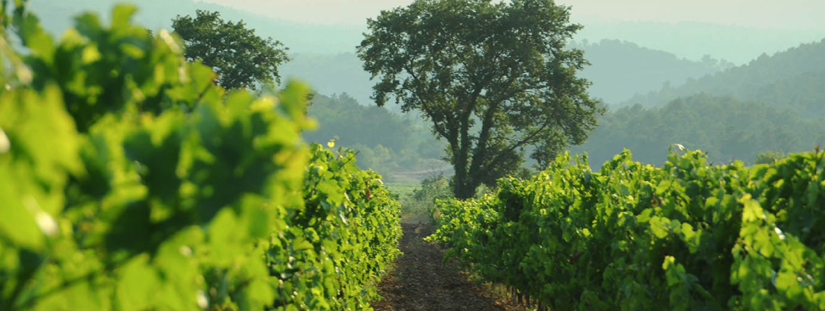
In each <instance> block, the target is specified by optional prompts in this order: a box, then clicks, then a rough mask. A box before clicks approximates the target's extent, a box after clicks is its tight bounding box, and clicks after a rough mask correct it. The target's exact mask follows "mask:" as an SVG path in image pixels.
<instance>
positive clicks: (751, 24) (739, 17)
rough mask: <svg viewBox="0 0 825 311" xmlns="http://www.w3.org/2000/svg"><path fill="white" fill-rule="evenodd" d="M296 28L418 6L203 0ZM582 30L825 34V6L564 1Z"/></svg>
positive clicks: (388, 1)
mask: <svg viewBox="0 0 825 311" xmlns="http://www.w3.org/2000/svg"><path fill="white" fill-rule="evenodd" d="M203 1H204V2H207V3H214V4H220V5H224V6H227V7H232V8H235V9H239V10H243V11H247V12H252V13H255V14H259V15H263V16H267V17H271V18H278V19H284V20H289V21H293V22H301V23H312V24H325V25H336V24H340V25H362V24H364V21H366V19H367V18H371V17H375V16H377V15H378V14H379V13H380V12H381V11H382V10H389V9H393V8H396V7H399V6H405V5H408V4H410V3H412V0H358V1H354V0H352V1H347V0H301V1H295V0H203ZM556 3H558V4H562V5H565V6H571V7H572V20H573V21H574V22H577V23H582V24H612V23H618V22H659V23H671V24H676V23H681V22H697V23H708V24H719V25H735V26H740V27H746V28H757V29H800V30H803V29H808V30H810V29H825V21H823V19H822V16H825V1H823V0H785V1H775V0H724V1H723V2H719V1H714V0H694V1H673V0H628V1H605V0H564V1H556Z"/></svg>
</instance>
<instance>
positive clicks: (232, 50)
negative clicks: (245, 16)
mask: <svg viewBox="0 0 825 311" xmlns="http://www.w3.org/2000/svg"><path fill="white" fill-rule="evenodd" d="M172 28H173V29H174V30H175V32H176V33H177V34H178V35H180V37H181V38H182V39H183V40H184V43H185V45H186V51H185V54H184V55H185V56H186V58H187V60H189V61H194V60H199V61H201V62H203V63H204V64H205V65H207V66H210V67H212V68H213V69H214V70H215V72H216V73H217V74H218V79H217V84H218V85H220V86H222V87H224V88H226V89H238V88H248V89H253V90H254V89H256V88H257V84H270V85H271V84H274V83H280V79H281V77H280V75H279V74H278V66H279V65H281V64H283V63H285V62H287V61H289V57H288V56H287V54H286V51H287V50H288V48H286V47H284V46H283V44H282V43H281V42H280V41H275V40H273V39H272V38H266V39H263V38H261V37H258V36H257V35H255V30H254V29H247V28H246V24H244V22H243V21H240V22H237V23H235V22H232V21H228V22H227V21H224V20H223V19H221V17H220V13H218V12H208V11H203V10H197V16H196V17H195V18H192V17H191V16H183V17H182V16H180V15H178V17H177V18H175V19H174V20H172Z"/></svg>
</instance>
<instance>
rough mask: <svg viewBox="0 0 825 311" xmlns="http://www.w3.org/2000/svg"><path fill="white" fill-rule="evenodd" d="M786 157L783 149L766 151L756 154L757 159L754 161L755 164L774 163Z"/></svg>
mask: <svg viewBox="0 0 825 311" xmlns="http://www.w3.org/2000/svg"><path fill="white" fill-rule="evenodd" d="M786 157H787V156H786V155H785V153H784V152H782V151H765V152H762V153H760V154H757V155H756V160H754V161H753V164H774V163H776V161H779V160H782V159H784V158H786Z"/></svg>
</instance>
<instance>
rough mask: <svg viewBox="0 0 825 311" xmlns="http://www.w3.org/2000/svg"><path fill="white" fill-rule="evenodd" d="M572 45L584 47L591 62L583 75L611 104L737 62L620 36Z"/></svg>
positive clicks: (582, 48) (597, 93)
mask: <svg viewBox="0 0 825 311" xmlns="http://www.w3.org/2000/svg"><path fill="white" fill-rule="evenodd" d="M570 47H571V48H577V49H581V50H583V51H584V55H585V57H587V59H588V60H589V61H590V63H591V65H590V66H587V67H585V68H584V70H582V72H581V76H582V77H583V78H585V79H588V80H590V81H591V82H593V86H591V87H590V93H591V94H593V95H594V96H596V97H599V98H601V99H603V100H604V101H605V102H606V103H608V104H617V103H620V102H622V101H625V100H627V99H628V98H630V97H632V96H633V95H636V94H637V93H647V92H650V91H653V90H658V89H660V88H661V87H662V86H663V85H681V84H682V83H685V82H686V81H688V79H691V78H700V77H703V76H705V75H707V74H713V73H716V72H719V71H721V70H724V69H727V68H729V67H732V66H733V64H731V63H729V62H727V61H725V60H718V59H714V58H712V57H710V56H709V55H705V58H703V59H702V61H699V62H697V61H692V60H687V59H684V58H679V57H676V55H674V54H673V53H671V52H666V51H662V50H655V49H650V48H646V47H642V46H639V45H638V44H636V43H633V42H627V41H620V40H601V41H599V42H588V41H587V40H584V41H581V42H573V43H572V44H570Z"/></svg>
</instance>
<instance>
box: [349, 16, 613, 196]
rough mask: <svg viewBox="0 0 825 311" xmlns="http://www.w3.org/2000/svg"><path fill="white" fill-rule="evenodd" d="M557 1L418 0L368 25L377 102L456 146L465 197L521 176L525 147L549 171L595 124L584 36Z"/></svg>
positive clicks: (365, 56) (459, 188) (368, 65)
mask: <svg viewBox="0 0 825 311" xmlns="http://www.w3.org/2000/svg"><path fill="white" fill-rule="evenodd" d="M569 17H570V11H569V8H567V7H563V6H557V5H555V4H554V2H553V1H551V0H513V1H508V2H506V3H504V2H500V3H498V2H497V3H492V1H490V0H441V1H436V0H417V1H414V2H413V3H412V4H410V5H409V6H407V7H400V8H396V9H394V10H390V11H383V12H382V13H381V14H380V15H379V16H378V17H377V18H376V19H369V20H368V32H367V33H365V35H364V36H365V38H364V40H363V41H362V42H361V45H360V46H359V47H358V55H359V57H360V58H361V59H362V60H363V61H364V69H365V70H366V71H367V72H369V73H371V74H372V78H373V79H375V78H376V77H378V83H377V84H376V85H375V86H374V94H373V99H374V100H375V101H376V102H377V104H378V105H379V106H382V105H384V104H385V103H386V102H387V101H388V99H389V98H391V97H394V98H395V100H396V102H397V103H399V104H401V108H402V111H404V112H408V111H411V110H420V111H422V112H423V115H424V116H425V118H427V120H428V121H429V122H431V123H432V124H431V126H432V130H433V132H434V133H435V134H436V135H437V136H438V137H440V138H443V139H446V140H447V142H448V143H449V147H448V148H447V154H448V158H449V160H450V162H451V164H452V165H453V166H454V167H455V175H454V178H453V187H454V191H455V194H456V196H457V197H459V198H467V197H470V196H472V195H474V193H475V189H476V188H477V187H478V186H479V185H481V184H492V183H494V181H495V180H496V179H497V178H499V177H502V176H504V175H506V174H508V173H511V172H513V171H515V170H516V169H518V168H519V166H520V165H521V163H522V162H523V161H524V157H523V156H524V148H525V147H528V146H533V147H535V148H534V151H533V152H532V154H531V156H532V157H533V158H534V159H536V160H537V161H538V162H539V164H540V165H546V164H547V163H548V162H549V161H550V160H551V159H552V158H553V157H554V156H555V154H556V153H558V152H559V151H560V150H561V149H562V148H564V147H565V146H566V145H569V144H580V143H582V142H583V141H584V140H585V138H586V137H587V136H588V135H589V133H590V132H591V131H592V130H593V128H594V127H595V125H596V114H597V113H598V112H599V111H601V109H600V108H599V105H598V104H599V102H598V101H597V100H594V99H592V98H590V96H589V95H588V93H587V88H588V87H589V85H590V83H589V82H588V81H587V80H585V79H583V78H579V77H577V76H576V73H577V72H578V71H580V70H582V69H583V67H584V66H586V65H588V62H587V61H586V60H585V58H584V53H583V52H582V51H581V50H578V49H569V48H565V45H566V43H567V42H568V41H569V40H570V39H571V37H572V35H573V34H574V33H575V32H576V31H578V30H579V29H581V26H580V25H578V24H572V23H570V22H569Z"/></svg>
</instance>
